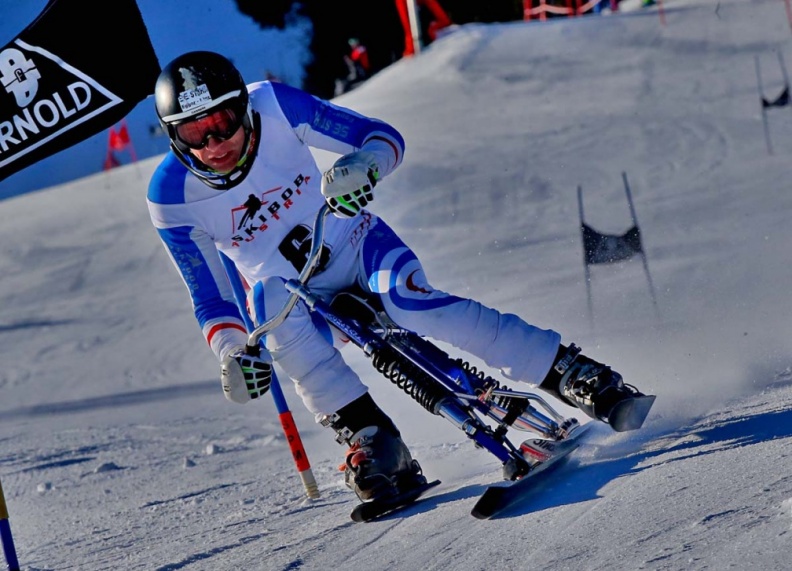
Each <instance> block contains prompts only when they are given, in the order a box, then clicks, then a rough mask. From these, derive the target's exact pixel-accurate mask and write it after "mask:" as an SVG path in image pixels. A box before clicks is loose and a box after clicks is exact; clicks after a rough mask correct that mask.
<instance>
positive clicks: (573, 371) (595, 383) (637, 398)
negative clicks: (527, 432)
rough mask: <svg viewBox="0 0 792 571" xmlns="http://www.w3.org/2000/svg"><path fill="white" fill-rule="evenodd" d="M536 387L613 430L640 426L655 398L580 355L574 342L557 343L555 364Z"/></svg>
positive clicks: (607, 368) (601, 365)
mask: <svg viewBox="0 0 792 571" xmlns="http://www.w3.org/2000/svg"><path fill="white" fill-rule="evenodd" d="M539 388H540V389H542V390H544V391H546V392H549V393H551V394H553V395H554V396H557V397H559V398H560V399H561V400H562V401H564V402H567V403H569V404H570V405H572V406H575V407H577V408H579V409H580V410H581V411H583V412H584V413H585V414H586V416H589V417H591V418H593V419H595V420H600V421H602V422H605V423H607V424H610V425H611V427H612V428H613V429H614V430H616V431H617V432H623V431H626V430H635V429H637V428H640V427H641V426H642V425H643V421H644V420H645V419H646V416H647V415H648V414H649V409H650V408H651V407H652V404H654V400H655V397H654V396H653V395H645V394H643V393H641V392H640V391H639V390H638V389H636V388H635V387H633V386H632V385H627V384H625V383H624V382H623V381H622V376H621V375H620V374H619V373H617V372H616V371H614V370H613V369H611V368H610V367H608V366H607V365H603V364H602V363H598V362H596V361H594V360H593V359H591V358H589V357H586V356H585V355H582V354H581V353H580V348H579V347H577V346H575V345H574V344H570V345H569V347H565V346H564V345H561V346H560V347H559V349H558V354H557V355H556V359H555V364H554V365H553V367H552V368H551V369H550V372H549V373H548V374H547V376H546V377H545V379H544V380H543V381H542V383H541V384H540V385H539Z"/></svg>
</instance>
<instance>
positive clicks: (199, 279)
mask: <svg viewBox="0 0 792 571" xmlns="http://www.w3.org/2000/svg"><path fill="white" fill-rule="evenodd" d="M191 231H192V227H191V226H179V227H175V228H166V229H157V232H159V235H160V238H161V239H162V241H163V243H164V244H165V246H166V247H167V248H168V251H169V252H170V253H171V255H172V256H173V259H174V260H175V262H176V266H177V267H178V269H179V272H180V273H181V275H182V279H183V280H184V283H185V284H186V285H187V289H188V290H189V291H190V298H191V299H192V303H193V309H194V311H195V317H196V319H198V323H199V324H200V326H201V328H203V326H204V324H205V323H206V322H208V321H210V320H212V319H218V318H226V317H233V318H235V319H240V317H239V309H238V308H237V306H236V303H235V302H233V301H231V300H225V299H223V296H222V294H221V293H220V289H219V288H218V286H217V283H216V282H215V278H214V276H213V275H212V272H211V270H210V268H209V264H208V263H207V260H206V258H205V257H204V255H203V252H201V250H200V248H199V247H198V245H197V244H196V243H195V242H194V241H193V240H192V239H191V237H190V232H191Z"/></svg>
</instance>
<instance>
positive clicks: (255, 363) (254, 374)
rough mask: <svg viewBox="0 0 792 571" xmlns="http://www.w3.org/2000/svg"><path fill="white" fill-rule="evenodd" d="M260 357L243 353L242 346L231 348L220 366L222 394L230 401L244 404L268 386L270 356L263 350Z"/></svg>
mask: <svg viewBox="0 0 792 571" xmlns="http://www.w3.org/2000/svg"><path fill="white" fill-rule="evenodd" d="M264 353H265V354H263V355H261V356H260V357H254V356H252V355H247V354H245V348H244V347H238V348H236V349H232V350H231V352H230V353H229V354H228V355H226V356H225V358H224V359H223V361H222V363H221V368H220V381H221V382H222V383H223V394H225V397H226V398H227V399H228V400H230V401H231V402H235V403H238V404H245V403H246V402H248V401H249V400H252V399H257V398H259V397H260V396H261V395H263V394H264V393H266V392H267V391H268V390H269V388H270V383H271V382H272V357H270V354H269V353H267V352H266V351H264Z"/></svg>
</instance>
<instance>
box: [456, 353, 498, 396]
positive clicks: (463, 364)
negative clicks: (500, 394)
mask: <svg viewBox="0 0 792 571" xmlns="http://www.w3.org/2000/svg"><path fill="white" fill-rule="evenodd" d="M454 363H455V364H456V365H457V366H459V367H460V368H462V369H463V370H464V371H465V372H466V373H467V374H468V375H470V376H472V377H475V378H476V379H478V380H479V381H480V384H479V385H478V386H475V387H473V389H474V390H475V392H476V393H477V394H480V393H483V392H486V391H487V390H489V389H491V388H492V389H499V388H501V384H500V383H499V382H498V381H496V380H495V379H493V378H492V377H490V376H489V375H485V374H484V371H479V370H478V369H477V368H476V367H474V366H473V365H471V364H470V363H468V362H467V361H465V360H463V359H455V360H454ZM503 388H504V389H506V387H503ZM506 390H508V389H506Z"/></svg>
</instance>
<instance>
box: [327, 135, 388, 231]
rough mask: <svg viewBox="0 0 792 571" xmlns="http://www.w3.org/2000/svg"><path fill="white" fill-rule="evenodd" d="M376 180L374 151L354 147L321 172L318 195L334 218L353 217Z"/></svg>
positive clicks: (366, 198) (377, 173)
mask: <svg viewBox="0 0 792 571" xmlns="http://www.w3.org/2000/svg"><path fill="white" fill-rule="evenodd" d="M378 180H379V167H378V166H377V162H376V160H375V158H374V155H373V154H371V153H367V152H366V151H358V152H356V153H350V154H348V155H344V156H343V157H341V158H340V159H338V160H337V161H336V162H335V164H334V165H333V167H332V168H331V169H330V170H328V171H327V172H325V173H324V175H323V176H322V195H323V196H324V197H325V200H326V201H327V204H329V205H330V210H332V211H333V214H335V215H336V216H337V217H338V218H353V217H354V216H355V215H357V213H358V212H360V209H361V208H363V207H364V206H366V205H367V204H368V203H369V202H371V201H372V200H374V196H373V195H372V193H371V189H373V188H374V186H375V185H376V184H377V181H378Z"/></svg>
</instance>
